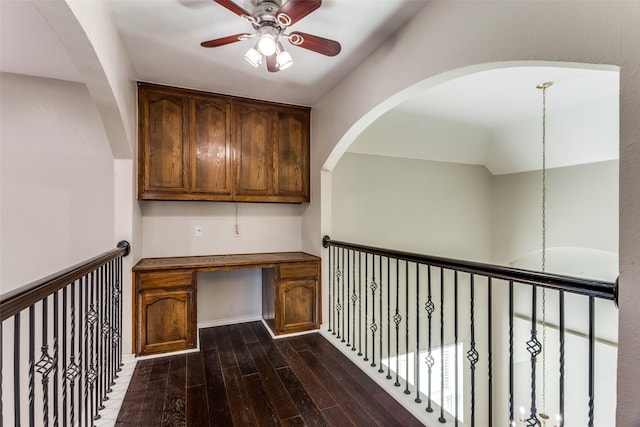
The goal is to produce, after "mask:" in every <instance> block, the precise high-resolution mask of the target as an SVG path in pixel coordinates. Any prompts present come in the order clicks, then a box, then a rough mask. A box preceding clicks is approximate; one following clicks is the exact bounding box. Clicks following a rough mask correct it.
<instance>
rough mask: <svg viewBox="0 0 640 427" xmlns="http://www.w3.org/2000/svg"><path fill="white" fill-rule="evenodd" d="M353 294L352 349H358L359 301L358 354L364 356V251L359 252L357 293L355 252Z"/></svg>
mask: <svg viewBox="0 0 640 427" xmlns="http://www.w3.org/2000/svg"><path fill="white" fill-rule="evenodd" d="M353 256H354V258H353V279H354V283H353V295H352V297H351V299H352V300H353V347H351V351H356V302H357V303H358V356H362V333H361V332H362V298H361V296H362V269H361V268H360V267H361V262H362V253H361V252H358V276H357V277H358V279H357V281H358V293H357V294H356V283H355V281H356V260H355V256H356V253H355V252H354V254H353Z"/></svg>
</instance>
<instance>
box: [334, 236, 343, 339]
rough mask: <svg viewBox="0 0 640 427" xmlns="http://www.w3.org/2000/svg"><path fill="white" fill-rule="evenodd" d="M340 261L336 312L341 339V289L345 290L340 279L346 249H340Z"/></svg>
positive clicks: (337, 277) (337, 276)
mask: <svg viewBox="0 0 640 427" xmlns="http://www.w3.org/2000/svg"><path fill="white" fill-rule="evenodd" d="M338 259H340V266H339V267H338V271H336V279H337V281H338V291H337V293H338V305H336V310H337V311H338V313H337V318H338V335H337V337H336V338H340V331H341V330H342V329H343V328H344V322H342V323H340V314H341V313H342V304H341V301H342V300H341V298H340V297H341V295H342V292H341V291H340V289H341V288H342V289H344V283H342V287H341V286H340V283H341V282H340V278H341V275H342V273H341V271H344V249H340V250H339V254H338ZM342 342H344V339H343V340H342Z"/></svg>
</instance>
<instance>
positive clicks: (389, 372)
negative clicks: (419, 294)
mask: <svg viewBox="0 0 640 427" xmlns="http://www.w3.org/2000/svg"><path fill="white" fill-rule="evenodd" d="M387 289H388V291H387V358H388V359H389V364H388V365H387V379H388V380H390V379H391V259H390V258H389V257H387Z"/></svg>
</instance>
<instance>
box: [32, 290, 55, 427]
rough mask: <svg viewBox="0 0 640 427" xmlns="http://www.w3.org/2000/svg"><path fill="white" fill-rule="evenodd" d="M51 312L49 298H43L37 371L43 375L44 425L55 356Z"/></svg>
mask: <svg viewBox="0 0 640 427" xmlns="http://www.w3.org/2000/svg"><path fill="white" fill-rule="evenodd" d="M48 324H49V313H48V301H47V298H44V299H43V300H42V346H41V347H40V351H41V352H42V354H41V355H40V359H39V360H38V362H37V363H36V371H37V372H38V373H39V374H40V375H41V376H42V380H41V382H42V417H43V422H44V425H45V426H47V425H49V373H50V372H51V370H52V369H53V362H54V360H53V358H52V357H51V356H49V345H48V344H47V343H48V335H49V332H48V328H47V326H48Z"/></svg>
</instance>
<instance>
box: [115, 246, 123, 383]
mask: <svg viewBox="0 0 640 427" xmlns="http://www.w3.org/2000/svg"><path fill="white" fill-rule="evenodd" d="M116 270H117V271H116V274H117V289H118V293H117V295H118V351H117V353H116V354H117V355H118V370H117V372H120V371H122V368H121V367H122V366H123V363H122V324H123V323H122V257H118V260H117V262H116ZM116 377H117V375H116Z"/></svg>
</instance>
